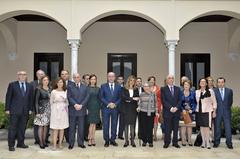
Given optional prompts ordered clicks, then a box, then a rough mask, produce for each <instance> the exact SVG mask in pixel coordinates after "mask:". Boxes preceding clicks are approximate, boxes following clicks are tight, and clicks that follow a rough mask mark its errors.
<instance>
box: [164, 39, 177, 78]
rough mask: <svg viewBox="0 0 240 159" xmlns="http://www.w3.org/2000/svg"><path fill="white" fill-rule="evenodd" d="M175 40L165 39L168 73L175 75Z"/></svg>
mask: <svg viewBox="0 0 240 159" xmlns="http://www.w3.org/2000/svg"><path fill="white" fill-rule="evenodd" d="M177 42H178V41H177V40H167V43H166V45H167V47H168V73H169V74H171V75H173V76H174V77H175V48H176V45H177Z"/></svg>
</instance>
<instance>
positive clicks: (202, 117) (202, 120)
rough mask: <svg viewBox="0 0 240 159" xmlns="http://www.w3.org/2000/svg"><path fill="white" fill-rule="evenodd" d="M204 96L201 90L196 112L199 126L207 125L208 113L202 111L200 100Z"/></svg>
mask: <svg viewBox="0 0 240 159" xmlns="http://www.w3.org/2000/svg"><path fill="white" fill-rule="evenodd" d="M204 98H206V96H205V94H203V92H201V95H200V99H199V111H198V113H197V126H199V127H209V113H208V112H206V113H203V112H202V102H201V99H204Z"/></svg>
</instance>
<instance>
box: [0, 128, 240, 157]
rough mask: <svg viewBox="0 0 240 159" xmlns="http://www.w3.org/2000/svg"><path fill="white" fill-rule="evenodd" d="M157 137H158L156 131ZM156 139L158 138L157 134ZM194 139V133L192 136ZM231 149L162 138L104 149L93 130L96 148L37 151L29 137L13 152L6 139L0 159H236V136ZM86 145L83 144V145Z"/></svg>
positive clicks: (239, 147)
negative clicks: (167, 142) (142, 144)
mask: <svg viewBox="0 0 240 159" xmlns="http://www.w3.org/2000/svg"><path fill="white" fill-rule="evenodd" d="M159 136H161V135H160V134H159ZM159 138H160V137H159ZM193 138H194V139H195V136H193ZM233 138H234V139H233V144H234V149H233V150H229V149H227V148H226V146H225V144H224V142H225V141H224V140H225V139H222V143H221V146H220V147H219V148H217V149H214V148H212V149H211V150H208V149H203V148H199V147H189V146H187V147H181V148H180V149H176V148H174V147H169V148H168V149H163V148H162V146H163V141H162V140H158V141H157V142H155V143H154V147H153V148H149V147H140V146H139V145H138V140H136V143H137V147H136V148H132V147H127V148H123V144H124V142H123V141H122V140H116V141H117V142H118V144H119V146H118V147H112V146H110V147H109V148H104V146H103V144H104V142H103V139H102V131H97V133H96V141H97V145H96V147H88V146H87V148H86V149H81V148H78V147H76V146H75V147H74V149H73V150H68V148H67V145H66V144H65V145H64V146H65V148H64V149H63V150H57V151H52V150H51V147H50V148H47V149H45V150H41V149H40V148H39V147H38V146H36V145H34V144H33V139H26V141H25V143H26V144H28V145H29V146H30V148H28V149H19V148H16V151H15V152H9V151H8V149H7V148H8V147H7V141H6V140H4V141H3V140H1V141H0V159H75V158H76V159H158V158H164V159H168V158H177V159H183V158H184V159H208V158H209V159H237V158H239V156H240V140H239V135H238V136H234V137H233ZM86 145H87V144H86Z"/></svg>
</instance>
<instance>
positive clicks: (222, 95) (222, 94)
mask: <svg viewBox="0 0 240 159" xmlns="http://www.w3.org/2000/svg"><path fill="white" fill-rule="evenodd" d="M220 90H221V91H220V92H221V97H222V101H224V93H223V88H221V89H220Z"/></svg>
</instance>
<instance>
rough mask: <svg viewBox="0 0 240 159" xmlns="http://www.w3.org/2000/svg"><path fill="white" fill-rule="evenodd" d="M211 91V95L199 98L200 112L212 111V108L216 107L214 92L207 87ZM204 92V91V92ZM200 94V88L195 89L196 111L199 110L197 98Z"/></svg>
mask: <svg viewBox="0 0 240 159" xmlns="http://www.w3.org/2000/svg"><path fill="white" fill-rule="evenodd" d="M209 91H210V93H211V97H207V98H204V99H202V100H201V102H202V112H203V113H204V112H205V113H206V112H212V111H213V110H215V109H217V101H216V98H215V93H214V91H213V90H211V89H209ZM204 93H205V92H204ZM200 95H201V90H196V101H197V107H196V112H199V99H200Z"/></svg>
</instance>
